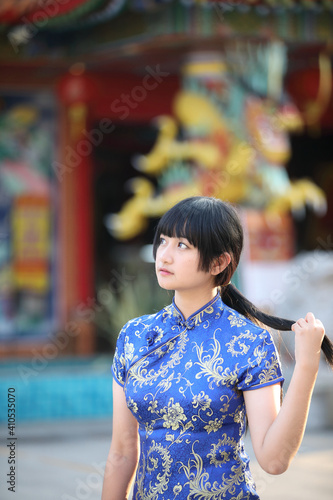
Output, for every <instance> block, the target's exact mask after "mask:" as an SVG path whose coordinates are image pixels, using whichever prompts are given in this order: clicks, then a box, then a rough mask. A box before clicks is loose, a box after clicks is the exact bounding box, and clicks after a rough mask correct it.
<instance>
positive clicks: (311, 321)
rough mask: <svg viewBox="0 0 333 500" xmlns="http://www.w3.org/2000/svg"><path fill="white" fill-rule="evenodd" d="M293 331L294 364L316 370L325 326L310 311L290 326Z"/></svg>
mask: <svg viewBox="0 0 333 500" xmlns="http://www.w3.org/2000/svg"><path fill="white" fill-rule="evenodd" d="M291 329H292V330H293V331H294V332H295V361H296V365H298V366H302V367H305V368H314V369H316V370H318V366H319V360H320V349H321V344H322V341H323V338H324V335H325V328H324V326H323V324H322V322H321V321H320V320H319V319H316V318H315V317H314V315H313V314H312V313H311V312H308V313H307V315H306V316H305V318H300V319H299V320H297V321H296V323H294V324H293V325H292V327H291Z"/></svg>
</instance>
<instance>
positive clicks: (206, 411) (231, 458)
mask: <svg viewBox="0 0 333 500" xmlns="http://www.w3.org/2000/svg"><path fill="white" fill-rule="evenodd" d="M242 246H243V231H242V227H241V223H240V221H239V218H238V216H237V213H236V211H235V210H234V209H233V208H232V206H230V205H229V204H226V203H223V202H222V201H220V200H217V199H214V198H208V197H193V198H188V199H186V200H183V201H181V202H180V203H178V204H177V205H175V206H174V207H173V208H172V209H171V210H169V211H168V212H167V213H166V214H165V215H164V216H163V217H162V218H161V220H160V222H159V224H158V227H157V231H156V235H155V239H154V257H155V261H156V275H157V279H158V283H159V285H160V286H161V287H162V288H165V289H166V290H174V292H175V293H174V298H173V302H172V304H171V305H169V306H167V307H165V308H164V309H162V310H161V311H160V312H158V313H156V314H151V315H145V316H142V317H140V318H136V319H133V320H131V321H129V322H128V323H127V324H126V325H125V326H124V328H123V329H122V331H121V332H120V335H119V338H118V342H117V349H116V353H115V356H114V362H113V367H112V370H113V375H114V385H113V400H114V406H113V412H114V413H113V436H112V443H111V448H110V452H109V456H108V460H107V465H106V468H105V478H104V485H103V493H102V500H124V499H127V498H128V495H129V488H130V484H131V482H132V480H133V478H134V476H135V482H134V491H133V499H134V500H185V499H193V500H194V499H197V500H206V499H209V500H222V499H227V500H240V499H248V500H254V499H258V498H259V497H258V494H257V492H256V488H255V484H254V481H253V479H252V477H251V473H250V470H249V459H248V456H247V454H246V453H245V451H244V447H243V441H242V438H243V435H244V431H245V428H246V426H247V423H248V426H249V429H250V433H251V439H252V443H253V448H254V451H255V454H256V457H257V459H258V462H259V464H260V465H261V467H262V468H263V469H264V470H265V471H267V472H268V473H270V474H281V473H282V472H284V471H285V470H286V469H287V468H288V466H289V464H290V462H291V460H292V459H293V457H294V456H295V454H296V452H297V450H298V448H299V446H300V444H301V441H302V437H303V434H304V430H305V426H306V421H307V416H308V411H309V405H310V400H311V395H312V391H313V387H314V384H315V380H316V376H317V372H318V367H319V359H320V348H321V346H322V344H323V347H324V349H325V352H326V355H327V357H328V359H329V361H330V363H332V360H333V356H332V352H333V350H332V344H331V343H330V341H329V340H328V338H327V337H326V336H325V332H324V327H323V325H322V323H321V322H320V321H319V320H317V319H316V318H315V317H314V315H313V314H312V313H308V314H307V315H306V316H305V318H300V319H299V320H298V321H296V323H293V322H291V321H287V320H283V319H279V318H274V317H272V316H268V315H265V314H264V313H262V312H260V311H258V310H257V309H256V308H255V306H253V304H251V303H250V302H249V301H247V299H245V297H243V296H242V295H241V294H240V292H238V290H237V289H236V288H235V287H234V286H233V285H232V284H231V283H230V279H231V277H232V275H233V273H234V272H235V269H236V267H237V265H238V262H239V258H240V254H241V251H242ZM263 324H264V325H267V326H271V327H273V328H277V329H281V330H289V329H290V328H291V329H292V330H293V332H294V333H295V337H296V345H295V368H294V373H293V377H292V380H291V383H290V385H289V389H288V392H287V394H286V396H285V398H284V400H283V403H282V405H281V403H280V401H281V398H280V395H281V386H282V383H283V376H282V373H281V368H280V362H279V358H278V355H277V352H276V349H275V346H274V344H273V341H272V338H271V335H270V333H269V332H268V331H267V330H266V329H265V328H264V326H263Z"/></svg>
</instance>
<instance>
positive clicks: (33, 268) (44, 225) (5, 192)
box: [0, 92, 56, 339]
mask: <svg viewBox="0 0 333 500" xmlns="http://www.w3.org/2000/svg"><path fill="white" fill-rule="evenodd" d="M54 116H55V111H54V103H53V100H52V96H51V95H49V94H44V93H43V92H34V93H23V94H22V93H20V94H9V93H8V94H2V96H1V98H0V199H1V202H0V339H15V338H17V337H22V336H29V337H32V336H33V337H36V336H37V337H38V336H40V335H42V336H45V335H46V334H47V333H48V332H49V331H50V330H52V328H53V326H54V322H55V308H56V288H55V287H56V281H55V280H54V276H55V267H56V254H55V245H54V239H55V231H56V217H55V213H56V210H55V204H56V191H55V184H54V182H53V176H52V169H51V161H52V158H53V154H54V152H53V147H54V140H55V135H54Z"/></svg>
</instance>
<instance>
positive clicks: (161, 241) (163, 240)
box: [160, 236, 165, 245]
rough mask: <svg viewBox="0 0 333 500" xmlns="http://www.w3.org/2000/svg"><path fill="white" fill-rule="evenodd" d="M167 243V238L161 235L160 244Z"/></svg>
mask: <svg viewBox="0 0 333 500" xmlns="http://www.w3.org/2000/svg"><path fill="white" fill-rule="evenodd" d="M164 243H165V238H162V236H161V237H160V245H164Z"/></svg>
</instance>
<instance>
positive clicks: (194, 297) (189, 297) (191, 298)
mask: <svg viewBox="0 0 333 500" xmlns="http://www.w3.org/2000/svg"><path fill="white" fill-rule="evenodd" d="M216 294H217V288H210V289H209V290H206V291H202V290H201V291H200V293H198V294H195V293H193V291H191V292H188V293H187V292H183V291H182V292H179V291H177V290H176V291H175V304H176V306H177V307H178V309H179V310H180V312H181V313H182V315H183V316H184V318H185V319H187V318H189V317H190V316H191V315H192V314H193V313H195V312H196V311H198V310H199V309H201V308H202V307H203V306H204V305H205V304H207V303H208V302H209V301H211V300H212V299H213V298H214V297H215V296H216Z"/></svg>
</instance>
